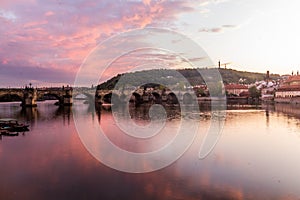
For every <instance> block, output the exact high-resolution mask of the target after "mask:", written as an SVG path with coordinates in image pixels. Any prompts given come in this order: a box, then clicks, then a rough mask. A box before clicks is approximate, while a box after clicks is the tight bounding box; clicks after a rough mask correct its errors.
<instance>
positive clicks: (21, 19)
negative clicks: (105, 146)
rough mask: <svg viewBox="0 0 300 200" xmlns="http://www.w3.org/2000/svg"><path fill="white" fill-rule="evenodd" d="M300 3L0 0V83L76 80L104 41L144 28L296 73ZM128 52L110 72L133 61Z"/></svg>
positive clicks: (257, 67)
mask: <svg viewBox="0 0 300 200" xmlns="http://www.w3.org/2000/svg"><path fill="white" fill-rule="evenodd" d="M299 8H300V1H298V0H289V1H283V0H272V1H271V0H1V1H0V87H23V86H24V85H26V84H29V83H32V84H33V86H37V87H42V86H60V85H66V84H70V85H72V84H73V83H74V80H75V78H76V76H78V72H79V71H80V69H81V67H83V66H85V64H86V63H89V61H90V59H91V55H92V54H93V52H95V49H96V50H97V48H98V50H99V45H100V47H101V44H102V43H103V42H104V43H105V41H108V40H110V38H116V37H117V38H118V35H120V34H122V33H126V32H130V31H132V30H136V29H144V28H157V29H167V30H170V31H174V32H176V33H178V34H181V35H184V36H185V37H187V38H189V39H190V40H192V41H193V42H194V43H195V44H197V45H199V46H200V47H201V48H202V49H203V50H204V51H205V52H206V54H207V56H208V57H209V58H210V59H211V60H212V62H213V65H217V63H218V61H219V60H220V61H221V63H230V64H227V67H228V68H232V69H237V70H242V71H253V72H266V71H267V70H270V72H271V73H279V74H291V73H292V71H294V72H296V71H297V70H300V62H299V60H298V56H299V55H298V54H299V52H300V51H299V48H300V24H299V22H298V19H300V12H299ZM123 39H124V38H123ZM137 40H138V39H137ZM152 40H153V38H152ZM157 40H159V39H157ZM166 40H167V38H166ZM118 41H120V38H119V40H115V41H114V42H115V43H117V42H118ZM139 42H141V40H139ZM143 42H144V41H143ZM122 45H123V46H122ZM122 45H121V46H120V45H118V44H115V45H112V46H110V48H111V49H110V50H109V52H112V51H113V49H114V48H125V45H126V43H124V42H122ZM127 45H131V46H133V47H134V46H135V45H137V43H134V44H127ZM137 47H140V44H139V45H137ZM125 49H126V48H125ZM166 50H168V49H166ZM98 52H100V53H101V54H103V53H104V54H105V53H106V52H108V51H107V50H106V51H104V50H102V51H98ZM116 52H122V51H120V49H119V50H118V51H116ZM151 55H152V56H155V55H156V54H155V53H152V54H151ZM147 56H148V57H149V53H148V54H147ZM156 56H157V55H156ZM121 57H122V55H121ZM157 57H162V56H161V55H160V56H157ZM163 57H166V56H165V53H164V56H163ZM173 57H174V56H173ZM200 57H201V56H200ZM168 59H170V58H168ZM176 59H177V58H176ZM116 60H120V59H116ZM123 60H124V62H122V63H120V62H119V63H118V65H117V64H116V65H115V66H116V67H115V68H114V70H108V71H106V76H105V77H106V78H108V77H112V76H114V75H115V74H117V73H119V72H120V71H121V72H124V70H125V71H126V69H129V68H130V66H131V65H132V63H131V65H130V63H129V64H128V60H130V59H128V57H127V58H124V59H123ZM98 61H99V60H98ZM98 61H97V62H98ZM125 61H126V62H125ZM101 62H102V61H99V62H98V67H100V68H101V67H102V68H105V66H102V63H101ZM121 68H122V69H121ZM141 68H142V67H141V66H139V69H141ZM119 69H120V70H119ZM130 70H131V68H130ZM91 74H92V73H91ZM99 76H101V74H100V75H99Z"/></svg>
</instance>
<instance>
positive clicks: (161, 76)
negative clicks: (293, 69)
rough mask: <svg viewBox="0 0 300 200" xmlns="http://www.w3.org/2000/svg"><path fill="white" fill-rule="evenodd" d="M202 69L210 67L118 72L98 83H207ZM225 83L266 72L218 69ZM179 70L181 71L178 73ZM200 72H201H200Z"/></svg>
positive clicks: (103, 85)
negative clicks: (121, 80)
mask: <svg viewBox="0 0 300 200" xmlns="http://www.w3.org/2000/svg"><path fill="white" fill-rule="evenodd" d="M202 70H209V69H179V70H171V69H153V70H146V71H137V72H132V73H126V74H118V75H117V76H115V77H113V78H111V79H110V80H108V81H106V82H104V83H101V84H100V85H98V88H99V89H113V88H115V86H116V84H117V83H118V81H119V80H120V78H121V77H125V78H126V84H127V85H143V84H144V83H145V82H147V83H164V82H167V83H168V84H170V85H176V84H179V83H180V80H182V76H183V77H184V78H185V79H187V80H188V81H189V83H190V84H191V85H193V86H194V85H201V84H205V82H204V80H203V78H202V76H201V71H202ZM218 70H219V72H220V74H221V76H222V79H223V82H224V84H228V83H239V81H241V80H243V83H244V84H250V83H255V82H256V81H261V80H264V79H265V78H266V74H264V73H257V72H246V71H238V70H233V69H218ZM178 72H179V73H178ZM199 72H200V73H199ZM270 78H271V79H273V80H276V79H278V78H280V75H278V74H270Z"/></svg>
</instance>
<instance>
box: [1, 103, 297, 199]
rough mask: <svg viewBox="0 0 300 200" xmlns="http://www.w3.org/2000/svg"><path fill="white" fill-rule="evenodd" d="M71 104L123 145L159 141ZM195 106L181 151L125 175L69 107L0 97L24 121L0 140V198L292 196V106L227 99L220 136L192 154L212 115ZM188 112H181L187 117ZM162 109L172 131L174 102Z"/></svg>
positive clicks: (142, 116) (139, 112) (106, 112)
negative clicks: (193, 124)
mask: <svg viewBox="0 0 300 200" xmlns="http://www.w3.org/2000/svg"><path fill="white" fill-rule="evenodd" d="M74 106H75V107H76V109H80V110H82V111H84V113H85V115H84V116H82V120H83V122H84V123H86V124H87V125H88V126H96V125H99V124H100V125H101V126H102V127H103V128H104V129H105V130H107V133H108V137H109V138H110V139H111V140H112V141H113V142H114V143H115V144H117V145H119V146H120V147H122V148H124V149H128V150H137V149H142V150H144V151H148V150H151V149H152V150H153V149H155V148H158V147H160V146H161V145H163V143H164V142H165V141H164V140H157V141H155V142H152V143H149V141H148V142H146V141H136V140H132V141H128V140H127V138H126V137H125V136H124V135H123V134H122V132H120V130H119V129H118V128H117V127H116V125H115V124H114V122H113V117H112V114H111V110H110V108H109V106H107V107H103V108H102V109H101V110H98V109H94V108H93V106H90V105H87V104H83V103H81V102H78V103H77V104H75V105H74ZM199 108H200V113H197V114H198V115H199V116H200V118H199V119H200V122H199V123H200V127H201V130H200V132H199V134H198V135H197V138H196V140H195V142H194V143H193V145H192V146H191V148H190V149H189V150H188V151H187V152H186V153H185V154H184V156H183V157H181V158H180V159H179V160H177V161H176V162H175V163H174V164H172V165H170V166H168V167H167V168H164V169H162V170H159V171H156V172H152V173H147V174H127V173H122V172H118V171H115V170H113V169H110V168H108V167H106V166H104V165H103V164H101V163H99V162H98V161H97V160H96V159H94V158H93V157H92V156H91V155H90V154H89V153H88V152H87V150H86V149H85V147H84V146H83V144H82V143H81V141H80V139H79V137H78V135H77V133H76V129H75V126H74V122H73V114H74V113H73V110H72V109H70V108H68V107H65V108H59V107H57V106H54V105H53V104H52V102H44V103H39V105H38V107H37V109H35V108H34V109H25V110H22V109H21V108H20V107H19V105H18V104H17V105H15V104H13V103H10V104H0V110H1V112H0V118H7V117H11V118H17V119H19V120H20V121H26V122H30V123H31V126H30V132H28V134H26V135H25V136H24V137H20V136H19V137H15V138H4V137H3V138H2V140H1V141H0V168H1V170H0V177H1V179H0V199H25V200H26V199H46V200H47V199H108V200H109V199H299V198H300V191H299V188H298V187H299V185H300V180H299V178H298V176H297V174H298V171H299V168H300V159H299V155H300V137H299V135H300V134H299V133H300V125H299V119H300V112H299V106H297V105H285V104H275V105H260V106H249V105H240V106H236V105H232V106H231V105H228V109H229V110H228V112H227V115H226V119H225V120H226V124H225V127H224V129H223V134H222V137H221V139H220V141H219V143H218V144H217V145H216V147H215V149H214V151H213V152H212V154H210V155H209V156H208V157H207V158H206V159H204V160H199V159H198V157H197V156H198V153H199V146H200V145H201V141H202V139H203V136H204V134H205V133H206V131H207V130H208V129H209V127H210V122H211V120H212V117H211V113H210V110H209V105H208V104H202V105H201V106H200V107H199ZM132 109H133V108H132ZM148 110H149V108H147V107H139V108H137V109H133V110H130V113H131V117H132V118H134V120H136V122H138V123H140V124H142V123H147V122H148V121H149V115H148V112H147V111H148ZM119 111H120V113H122V108H120V110H119ZM190 111H191V112H190V115H189V116H187V117H189V118H193V117H194V114H195V113H193V109H192V108H191V109H190ZM168 112H169V116H170V120H168V123H167V126H168V127H167V128H168V129H169V130H170V131H168V132H166V133H165V135H164V137H165V138H166V139H170V138H172V136H173V135H174V134H173V132H172V131H171V130H172V129H173V128H176V127H177V126H178V120H177V119H178V118H177V117H178V116H179V114H178V113H179V110H178V108H176V107H175V108H174V107H173V108H170V109H169V110H168ZM204 116H206V117H204ZM88 126H87V127H88ZM187 131H188V130H187ZM86 132H87V133H86V134H88V133H89V129H87V130H86ZM121 162H126V158H124V159H123V160H122V161H121Z"/></svg>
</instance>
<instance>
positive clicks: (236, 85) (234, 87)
mask: <svg viewBox="0 0 300 200" xmlns="http://www.w3.org/2000/svg"><path fill="white" fill-rule="evenodd" d="M225 89H226V90H233V89H247V90H248V87H247V86H246V85H240V84H229V85H225Z"/></svg>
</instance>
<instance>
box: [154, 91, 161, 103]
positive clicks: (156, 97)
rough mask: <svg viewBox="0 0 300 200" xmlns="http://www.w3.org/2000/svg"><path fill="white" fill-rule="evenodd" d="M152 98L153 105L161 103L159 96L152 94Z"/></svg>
mask: <svg viewBox="0 0 300 200" xmlns="http://www.w3.org/2000/svg"><path fill="white" fill-rule="evenodd" d="M152 96H153V101H154V102H155V103H161V101H162V98H161V95H160V94H159V93H157V92H152Z"/></svg>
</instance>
